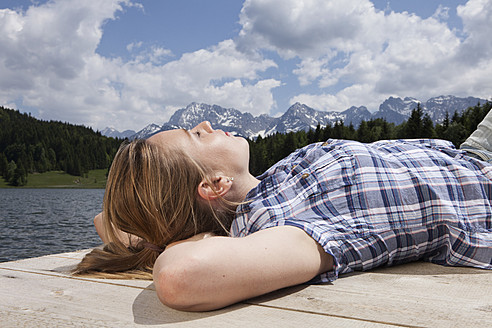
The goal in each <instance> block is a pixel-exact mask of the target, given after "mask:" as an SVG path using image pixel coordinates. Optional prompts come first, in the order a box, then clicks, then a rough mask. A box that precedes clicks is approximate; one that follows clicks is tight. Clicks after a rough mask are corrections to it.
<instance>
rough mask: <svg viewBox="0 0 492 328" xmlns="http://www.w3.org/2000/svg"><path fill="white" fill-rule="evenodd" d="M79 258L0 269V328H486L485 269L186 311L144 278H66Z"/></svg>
mask: <svg viewBox="0 0 492 328" xmlns="http://www.w3.org/2000/svg"><path fill="white" fill-rule="evenodd" d="M85 252H86V251H79V252H73V253H64V254H55V255H49V256H43V257H38V258H33V259H27V260H21V261H15V262H4V263H0V286H1V288H0V326H1V327H16V328H17V327H255V328H259V327H296V328H300V327H492V271H486V270H479V269H471V268H450V267H442V266H438V265H433V264H429V263H420V262H419V263H412V264H408V265H402V266H398V267H394V268H384V269H378V270H375V271H371V272H365V273H356V274H350V275H346V276H344V277H343V278H340V279H338V280H337V281H335V282H334V283H333V284H324V285H310V286H307V285H301V286H296V287H292V288H287V289H284V290H281V291H277V292H274V293H271V294H268V295H265V296H262V297H258V298H255V299H252V300H248V301H245V302H243V303H240V304H236V305H233V306H230V307H227V308H224V309H222V310H218V311H211V312H203V313H187V312H180V311H175V310H172V309H169V308H167V307H165V306H164V305H162V304H161V303H160V302H159V300H158V299H157V296H156V294H155V291H154V285H153V283H152V282H151V281H138V280H109V279H92V278H80V277H71V276H70V275H69V274H68V273H67V272H68V271H69V270H70V268H72V266H73V265H74V264H76V263H77V262H78V261H79V260H80V259H81V258H82V256H83V255H84V254H85Z"/></svg>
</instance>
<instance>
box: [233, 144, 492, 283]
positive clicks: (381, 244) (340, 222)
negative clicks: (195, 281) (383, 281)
mask: <svg viewBox="0 0 492 328" xmlns="http://www.w3.org/2000/svg"><path fill="white" fill-rule="evenodd" d="M259 179H260V180H261V182H260V183H259V184H258V186H257V187H256V188H254V189H252V190H251V191H250V192H249V193H248V196H247V197H246V199H245V203H244V204H242V205H240V206H239V207H238V208H237V210H236V218H235V220H234V221H233V223H232V226H231V235H232V236H237V237H241V236H245V235H248V234H251V233H254V232H256V231H259V230H262V229H266V228H270V227H274V226H282V225H290V226H296V227H299V228H301V229H303V230H304V231H306V232H307V233H308V234H309V235H310V236H312V238H313V239H314V240H316V241H317V242H318V243H319V244H320V245H321V246H322V247H323V248H324V249H325V251H326V252H327V253H329V254H331V255H332V256H333V257H334V260H335V264H334V270H333V271H332V272H327V273H325V274H322V275H320V276H318V277H316V278H315V279H314V280H313V281H312V282H326V281H333V280H335V279H336V278H337V277H338V275H339V274H342V273H347V272H351V271H354V270H369V269H372V268H374V267H378V266H382V265H395V264H399V263H405V262H410V261H414V260H417V259H422V260H426V261H430V262H433V263H438V264H444V265H454V266H473V267H478V268H486V269H492V207H491V202H492V165H491V164H489V163H486V162H483V161H480V160H477V159H474V158H471V157H468V156H466V152H464V151H461V150H457V149H455V148H454V146H453V145H452V144H451V143H450V142H447V141H444V140H386V141H378V142H374V143H371V144H363V143H359V142H355V141H349V140H328V141H327V142H325V143H316V144H312V145H309V146H306V147H304V148H302V149H299V150H297V151H295V152H294V153H292V154H291V155H289V156H288V157H287V158H285V159H283V160H281V161H280V162H278V163H277V164H276V165H274V166H273V167H271V168H270V169H269V170H267V171H266V172H265V173H264V174H262V175H261V176H260V177H259Z"/></svg>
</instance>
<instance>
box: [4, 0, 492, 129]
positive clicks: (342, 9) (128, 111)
mask: <svg viewBox="0 0 492 328" xmlns="http://www.w3.org/2000/svg"><path fill="white" fill-rule="evenodd" d="M491 34H492V0H469V1H466V0H463V1H457V0H449V1H444V0H412V1H409V0H408V1H403V0H389V1H388V0H373V1H369V0H332V1H327V0H245V1H238V0H210V1H204V0H161V1H156V0H135V1H131V0H120V1H119V0H84V1H79V0H55V1H45V0H39V1H37V0H36V1H35V0H33V1H18V0H17V1H10V0H1V1H0V105H3V106H6V107H10V108H15V109H19V110H21V111H22V112H31V113H32V114H33V115H34V116H36V117H38V118H41V119H46V120H61V121H68V122H71V123H75V124H84V125H86V126H91V127H93V128H95V129H103V128H104V127H106V126H112V127H115V128H116V129H118V130H120V131H121V130H124V129H133V130H139V129H141V128H143V127H144V126H146V125H147V124H149V123H163V122H166V121H167V120H168V119H169V117H170V116H171V115H172V114H173V113H174V111H175V110H177V109H179V108H182V107H185V106H187V105H188V104H190V103H191V102H204V103H208V104H217V105H220V106H223V107H233V108H236V109H239V110H241V111H248V112H251V113H252V114H254V115H259V114H263V113H267V114H270V115H273V116H278V115H280V114H282V113H283V112H285V111H286V110H287V109H288V107H289V106H290V105H291V104H293V103H294V102H301V103H304V104H306V105H308V106H310V107H313V108H316V109H318V110H329V111H331V110H338V111H343V110H345V109H347V108H349V107H351V106H366V107H368V109H369V110H370V111H375V110H377V109H378V106H379V104H380V103H381V102H382V101H384V100H385V99H387V98H388V97H390V96H394V97H406V96H410V97H415V98H417V99H419V100H421V101H426V100H427V99H429V98H431V97H435V96H439V95H448V94H452V95H456V96H476V97H481V98H485V99H491V97H492V38H490V35H491Z"/></svg>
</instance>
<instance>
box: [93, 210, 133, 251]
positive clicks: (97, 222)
mask: <svg viewBox="0 0 492 328" xmlns="http://www.w3.org/2000/svg"><path fill="white" fill-rule="evenodd" d="M103 220H104V218H103V213H102V212H101V213H99V214H98V215H96V216H95V217H94V227H96V231H97V234H98V235H99V238H101V240H102V242H103V243H105V244H107V243H108V242H109V240H108V239H107V238H106V232H105V230H106V229H105V228H104V222H103ZM115 232H116V235H117V237H118V239H119V240H121V242H122V243H123V244H124V245H126V246H129V245H130V239H131V241H132V243H133V244H135V243H137V242H138V241H139V240H140V238H139V237H137V236H134V235H131V234H129V233H126V232H123V231H121V230H118V229H115Z"/></svg>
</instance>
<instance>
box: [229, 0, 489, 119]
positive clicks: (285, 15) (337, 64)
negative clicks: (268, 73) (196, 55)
mask: <svg viewBox="0 0 492 328" xmlns="http://www.w3.org/2000/svg"><path fill="white" fill-rule="evenodd" d="M457 11H458V15H459V16H460V17H461V18H462V19H463V25H464V32H465V38H464V39H460V37H458V36H457V35H456V31H452V30H450V29H449V27H448V26H447V24H446V20H447V19H448V14H449V8H446V7H443V6H439V7H438V9H437V10H436V12H435V14H434V15H433V16H432V17H430V18H427V19H422V18H420V17H418V16H416V15H415V14H409V13H407V12H403V13H396V12H393V11H389V10H387V11H385V12H383V11H378V10H376V9H375V8H374V6H373V4H372V3H371V2H370V1H368V0H333V1H324V0H304V1H302V0H247V1H245V4H244V7H243V10H242V12H241V17H240V23H241V24H242V30H241V32H240V37H239V39H238V44H239V47H240V49H245V48H248V49H258V48H263V49H268V50H273V51H276V52H278V53H279V54H280V55H281V56H283V57H285V58H297V59H298V60H299V64H298V67H297V69H295V70H294V71H293V73H294V74H295V75H297V77H298V81H299V84H300V85H301V86H311V89H312V90H314V91H313V92H312V93H310V94H308V93H303V94H300V95H297V96H296V95H293V97H292V101H299V100H300V99H304V100H305V101H306V104H308V105H310V106H313V107H316V106H315V104H319V108H321V109H323V108H326V109H338V110H343V109H345V108H347V107H348V106H351V105H355V104H361V105H362V104H364V105H367V106H368V107H369V108H370V109H373V110H375V109H377V104H379V103H380V102H381V101H382V100H384V99H385V98H386V97H388V96H391V95H395V96H407V95H408V96H415V97H419V98H421V99H423V100H426V99H427V98H429V97H432V96H437V95H441V94H455V95H462V96H465V95H474V96H479V97H484V98H490V96H491V94H490V88H489V87H488V86H490V85H492V84H490V82H489V81H490V76H492V65H491V58H492V56H491V54H492V38H490V34H491V33H492V1H491V0H470V1H468V3H467V4H466V5H464V6H459V7H458V10H457ZM484 82H488V84H485V85H484ZM354 90H357V92H354ZM348 95H350V98H348ZM310 101H311V102H313V103H310ZM371 104H373V105H372V106H371ZM334 106H346V107H338V108H334Z"/></svg>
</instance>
